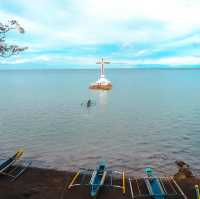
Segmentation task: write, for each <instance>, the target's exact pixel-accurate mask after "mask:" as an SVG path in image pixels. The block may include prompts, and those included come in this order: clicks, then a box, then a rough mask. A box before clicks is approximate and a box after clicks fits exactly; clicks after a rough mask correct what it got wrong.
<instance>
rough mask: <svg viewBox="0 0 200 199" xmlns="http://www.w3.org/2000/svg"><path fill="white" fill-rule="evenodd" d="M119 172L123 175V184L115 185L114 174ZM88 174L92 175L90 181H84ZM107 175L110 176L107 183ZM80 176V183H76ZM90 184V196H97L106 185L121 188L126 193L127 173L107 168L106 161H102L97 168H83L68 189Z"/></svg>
mask: <svg viewBox="0 0 200 199" xmlns="http://www.w3.org/2000/svg"><path fill="white" fill-rule="evenodd" d="M114 173H117V174H120V175H122V185H114V184H113V174H114ZM86 175H89V176H90V181H89V182H86V183H85V182H84V179H85V177H86ZM106 177H110V180H109V183H108V184H106V183H105V179H106ZM78 178H79V183H75V182H76V181H77V179H78ZM81 185H84V186H89V187H90V196H91V197H96V196H97V195H98V193H99V191H100V189H101V188H102V187H104V186H106V187H115V188H120V189H121V190H122V193H123V194H125V192H126V187H125V174H124V172H118V171H112V170H108V169H107V165H106V163H105V162H104V161H103V162H101V163H100V164H99V165H98V166H97V168H96V169H94V170H93V169H84V168H81V169H80V170H79V171H78V172H77V173H76V174H75V175H74V177H73V178H72V180H71V182H70V184H69V185H68V187H67V188H68V189H71V188H72V187H74V186H81Z"/></svg>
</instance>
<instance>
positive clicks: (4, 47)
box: [0, 20, 28, 58]
mask: <svg viewBox="0 0 200 199" xmlns="http://www.w3.org/2000/svg"><path fill="white" fill-rule="evenodd" d="M13 29H15V30H17V31H18V32H19V33H21V34H24V32H25V31H24V29H23V28H22V27H21V26H20V25H19V23H18V22H17V21H16V20H11V21H8V24H2V23H1V22H0V57H4V58H6V57H10V56H12V55H16V54H18V53H19V52H22V51H24V50H26V49H27V48H28V47H20V46H17V45H8V44H6V33H8V32H9V31H11V30H13Z"/></svg>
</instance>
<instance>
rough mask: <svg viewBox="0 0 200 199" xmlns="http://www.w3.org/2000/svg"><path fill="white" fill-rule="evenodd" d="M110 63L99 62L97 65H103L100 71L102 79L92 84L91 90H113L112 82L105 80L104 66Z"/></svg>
mask: <svg viewBox="0 0 200 199" xmlns="http://www.w3.org/2000/svg"><path fill="white" fill-rule="evenodd" d="M109 63H110V62H106V61H104V60H103V58H102V60H101V61H100V62H97V64H101V70H100V78H99V79H98V80H97V81H96V82H94V83H92V84H90V86H89V88H90V89H97V90H111V89H112V83H111V81H108V80H107V79H106V78H105V71H104V64H109Z"/></svg>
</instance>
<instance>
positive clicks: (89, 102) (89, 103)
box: [87, 99, 92, 108]
mask: <svg viewBox="0 0 200 199" xmlns="http://www.w3.org/2000/svg"><path fill="white" fill-rule="evenodd" d="M91 105H92V101H91V99H89V100H88V101H87V108H89V107H90V106H91Z"/></svg>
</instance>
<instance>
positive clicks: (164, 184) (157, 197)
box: [129, 168, 187, 199]
mask: <svg viewBox="0 0 200 199" xmlns="http://www.w3.org/2000/svg"><path fill="white" fill-rule="evenodd" d="M145 172H146V174H147V177H144V178H129V186H130V191H131V196H132V198H133V199H137V198H141V197H142V198H149V197H151V198H152V199H166V198H168V197H170V198H177V197H180V196H181V198H184V199H187V196H186V195H185V194H184V192H183V191H182V189H181V188H180V186H179V185H178V184H177V182H176V181H175V180H174V178H173V177H159V178H157V177H155V176H153V172H152V169H151V168H147V169H145ZM141 186H142V187H141ZM133 187H134V189H133Z"/></svg>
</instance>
